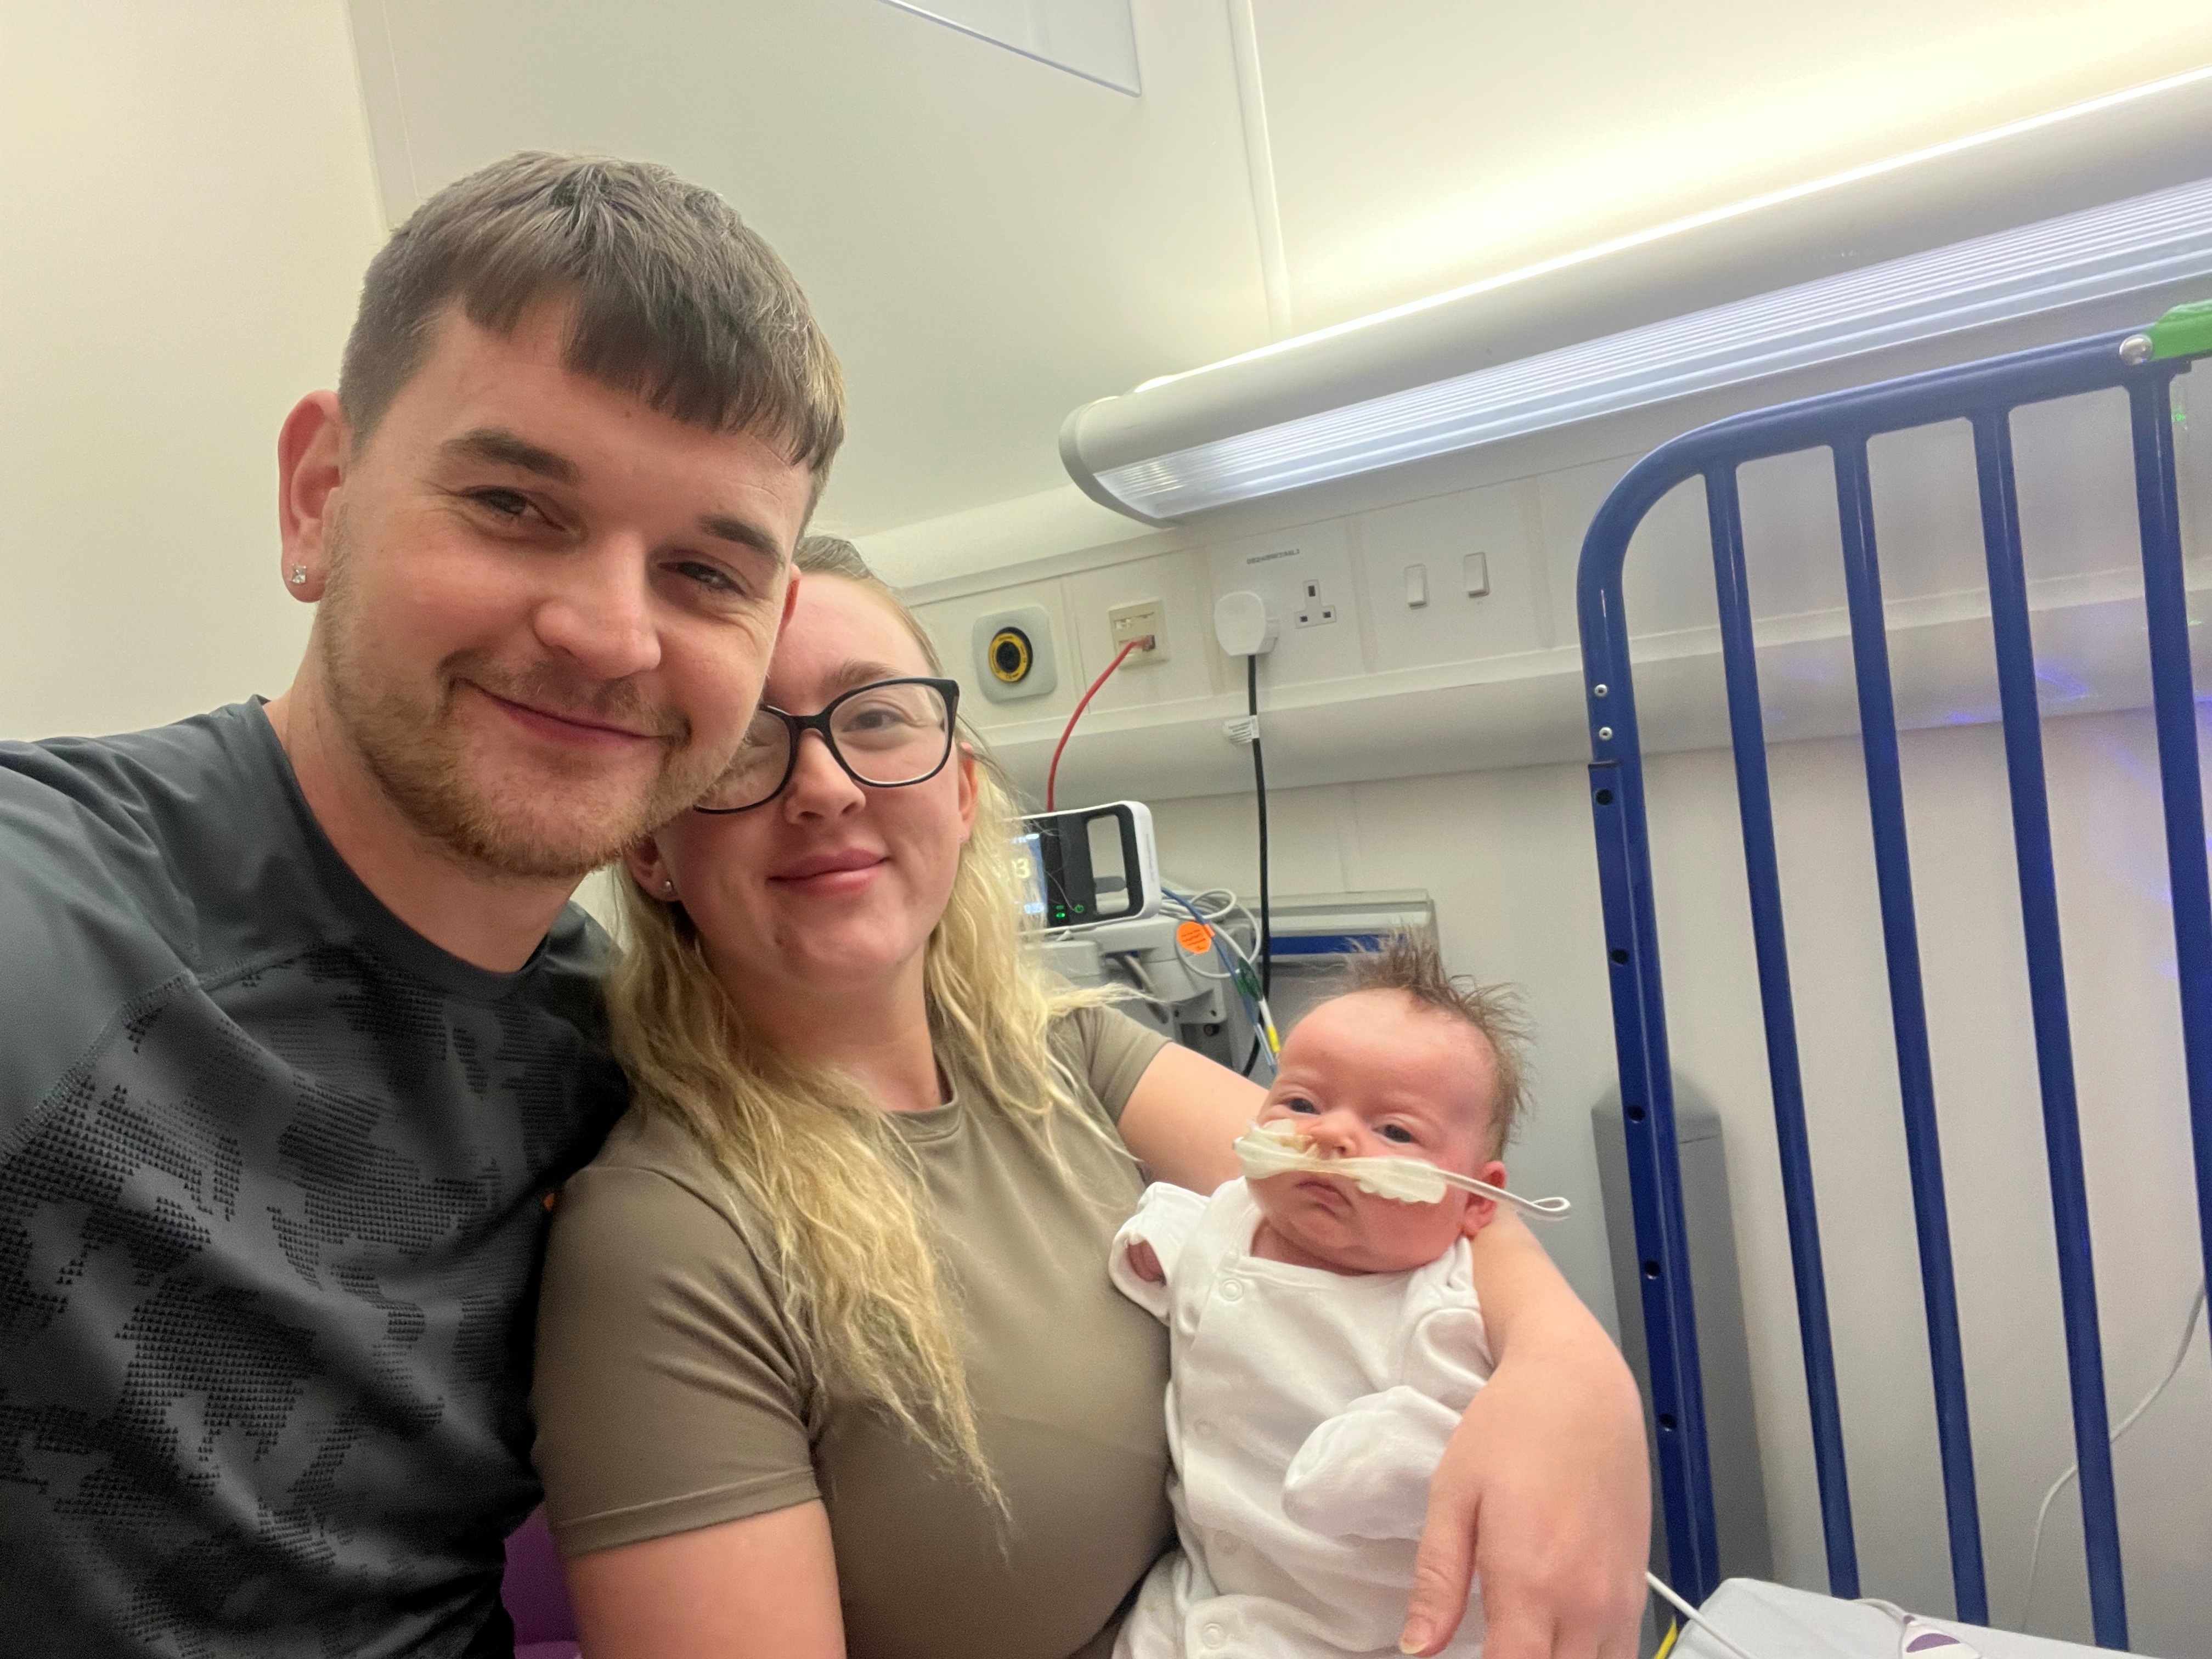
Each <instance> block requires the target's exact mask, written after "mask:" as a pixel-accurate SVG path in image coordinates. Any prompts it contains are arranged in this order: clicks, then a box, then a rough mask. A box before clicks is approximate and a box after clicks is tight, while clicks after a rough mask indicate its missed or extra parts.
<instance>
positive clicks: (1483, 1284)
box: [1401, 1218, 1651, 1659]
mask: <svg viewBox="0 0 2212 1659" xmlns="http://www.w3.org/2000/svg"><path fill="white" fill-rule="evenodd" d="M1475 1264H1476V1265H1475V1280H1476V1285H1477V1287H1478V1289H1479V1291H1480V1295H1481V1297H1482V1302H1483V1313H1484V1317H1485V1320H1486V1322H1487V1324H1488V1325H1489V1328H1490V1331H1491V1339H1492V1347H1493V1349H1494V1350H1495V1352H1497V1355H1498V1364H1497V1369H1496V1370H1495V1371H1494V1372H1493V1374H1492V1377H1491V1380H1490V1382H1489V1383H1488V1384H1487V1385H1486V1387H1485V1388H1483V1389H1481V1390H1480V1392H1479V1393H1478V1394H1477V1395H1475V1397H1474V1403H1473V1404H1472V1405H1471V1406H1469V1407H1468V1410H1467V1414H1466V1415H1465V1416H1464V1417H1463V1418H1462V1419H1461V1421H1460V1425H1459V1428H1458V1430H1457V1431H1456V1432H1455V1433H1454V1435H1453V1436H1452V1439H1451V1443H1450V1445H1449V1447H1448V1448H1447V1449H1445V1452H1444V1458H1443V1463H1442V1464H1441V1465H1440V1466H1439V1467H1438V1468H1437V1473H1436V1476H1435V1478H1434V1479H1433V1480H1431V1482H1430V1484H1429V1511H1428V1519H1427V1522H1426V1524H1425V1527H1424V1528H1423V1529H1422V1533H1421V1545H1420V1553H1419V1558H1418V1559H1417V1560H1416V1562H1415V1565H1414V1571H1413V1601H1412V1606H1411V1607H1410V1609H1409V1610H1408V1613H1407V1620H1406V1626H1405V1632H1404V1637H1403V1639H1402V1641H1401V1646H1402V1647H1403V1648H1404V1650H1406V1651H1407V1653H1415V1654H1433V1653H1435V1652H1436V1651H1437V1650H1439V1649H1440V1648H1442V1647H1443V1644H1445V1643H1446V1642H1447V1641H1449V1639H1450V1638H1451V1635H1452V1632H1454V1631H1455V1630H1456V1629H1457V1628H1458V1627H1459V1622H1460V1619H1461V1617H1462V1614H1464V1613H1465V1612H1466V1610H1467V1597H1468V1581H1469V1578H1470V1577H1471V1575H1473V1574H1474V1573H1477V1572H1480V1574H1481V1577H1482V1607H1483V1612H1484V1613H1485V1615H1486V1618H1487V1620H1488V1621H1489V1632H1488V1635H1487V1636H1486V1638H1485V1642H1484V1649H1483V1651H1484V1655H1485V1659H1633V1656H1634V1654H1635V1652H1636V1637H1637V1626H1638V1622H1639V1620H1641V1618H1642V1615H1643V1609H1644V1564H1645V1562H1646V1560H1647V1559H1649V1556H1650V1547H1651V1484H1650V1464H1649V1462H1647V1455H1646V1452H1645V1449H1644V1411H1643V1405H1642V1402H1641V1401H1639V1400H1638V1396H1637V1392H1636V1384H1635V1382H1634V1380H1633V1379H1632V1377H1631V1376H1629V1374H1628V1367H1627V1366H1626V1364H1624V1363H1623V1362H1622V1360H1621V1358H1620V1351H1619V1350H1618V1349H1616V1348H1615V1347H1614V1346H1613V1343H1612V1341H1611V1340H1610V1339H1608V1338H1607V1335H1606V1334H1605V1332H1604V1330H1603V1328H1601V1327H1600V1326H1599V1324H1598V1322H1596V1320H1595V1319H1594V1318H1592V1317H1591V1316H1590V1314H1589V1310H1587V1309H1585V1308H1583V1305H1582V1304H1581V1303H1580V1302H1579V1301H1578V1300H1577V1299H1576V1297H1575V1296H1574V1293H1573V1292H1572V1291H1571V1290H1570V1289H1569V1288H1568V1287H1567V1285H1566V1281H1565V1279H1561V1278H1560V1277H1559V1273H1558V1270H1557V1269H1556V1268H1554V1267H1552V1265H1551V1263H1550V1261H1549V1260H1548V1259H1547V1258H1546V1257H1545V1256H1544V1254H1543V1252H1542V1250H1541V1248H1539V1247H1538V1246H1537V1244H1536V1243H1535V1241H1534V1239H1533V1238H1531V1237H1529V1236H1528V1229H1527V1228H1525V1227H1523V1226H1522V1225H1521V1224H1520V1223H1519V1222H1517V1221H1516V1220H1512V1219H1510V1218H1501V1219H1500V1220H1498V1222H1496V1223H1494V1224H1492V1226H1491V1227H1489V1228H1487V1229H1486V1230H1485V1231H1484V1233H1483V1235H1482V1237H1480V1238H1479V1239H1477V1240H1476V1241H1475Z"/></svg>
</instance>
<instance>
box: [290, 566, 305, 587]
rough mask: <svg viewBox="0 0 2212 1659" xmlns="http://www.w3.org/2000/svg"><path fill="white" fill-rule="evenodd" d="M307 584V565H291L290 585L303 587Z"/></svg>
mask: <svg viewBox="0 0 2212 1659" xmlns="http://www.w3.org/2000/svg"><path fill="white" fill-rule="evenodd" d="M292 586H295V587H305V586H307V566H305V565H304V564H295V565H294V566H293V567H292Z"/></svg>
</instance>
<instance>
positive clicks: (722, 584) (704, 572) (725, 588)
mask: <svg viewBox="0 0 2212 1659" xmlns="http://www.w3.org/2000/svg"><path fill="white" fill-rule="evenodd" d="M668 568H670V569H671V570H672V571H674V572H675V573H676V574H678V575H679V576H681V577H683V578H684V580H686V581H693V582H696V583H698V584H699V586H702V587H703V588H705V589H706V590H707V591H708V592H710V593H716V594H734V593H742V592H744V588H742V587H740V586H738V584H737V583H736V582H735V581H733V580H731V577H730V573H729V572H728V571H726V570H725V569H723V568H721V567H720V565H713V564H704V563H702V562H700V561H698V560H696V559H684V560H680V561H678V562H676V563H674V564H671V565H670V566H669V567H668Z"/></svg>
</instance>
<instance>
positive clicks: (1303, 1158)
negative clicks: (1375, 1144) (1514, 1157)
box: [1235, 1123, 1574, 1218]
mask: <svg viewBox="0 0 2212 1659" xmlns="http://www.w3.org/2000/svg"><path fill="white" fill-rule="evenodd" d="M1235 1144H1236V1150H1237V1162H1238V1163H1239V1164H1242V1165H1243V1169H1244V1176H1245V1178H1246V1179H1247V1180H1249V1181H1264V1180H1265V1179H1267V1177H1268V1176H1279V1175H1288V1174H1290V1173H1291V1171H1292V1170H1312V1171H1313V1172H1314V1173H1315V1174H1316V1175H1335V1176H1347V1177H1349V1178H1350V1179H1351V1181H1352V1184H1353V1185H1354V1186H1356V1187H1358V1188H1359V1189H1360V1191H1362V1192H1364V1193H1372V1194H1375V1196H1376V1197H1377V1198H1387V1199H1391V1200H1395V1201H1396V1202H1398V1203H1400V1204H1437V1203H1441V1202H1442V1201H1443V1196H1444V1194H1445V1193H1447V1192H1448V1191H1449V1190H1450V1189H1451V1188H1454V1187H1456V1188H1459V1189H1460V1190H1461V1191H1462V1192H1468V1193H1477V1194H1480V1195H1481V1196H1482V1197H1484V1198H1490V1199H1495V1200H1498V1202H1499V1203H1500V1204H1506V1205H1510V1206H1512V1207H1513V1208H1514V1209H1516V1210H1518V1211H1520V1212H1521V1213H1522V1214H1523V1215H1529V1216H1537V1217H1543V1218H1552V1217H1557V1216H1563V1215H1565V1214H1566V1213H1567V1212H1568V1211H1569V1210H1571V1209H1572V1208H1573V1207H1574V1206H1573V1205H1571V1203H1569V1202H1568V1201H1567V1200H1565V1199H1564V1198H1523V1197H1522V1196H1521V1195H1520V1194H1518V1193H1509V1192H1507V1191H1506V1190H1505V1188H1503V1187H1493V1186H1492V1185H1491V1184H1490V1183H1489V1182H1486V1181H1477V1180H1476V1179H1475V1178H1474V1176H1463V1175H1461V1174H1460V1173H1459V1172H1458V1171H1456V1170H1440V1169H1438V1168H1437V1166H1436V1165H1435V1164H1425V1163H1423V1162H1422V1161H1421V1160H1420V1159H1419V1158H1322V1157H1321V1156H1320V1155H1319V1154H1318V1153H1316V1152H1311V1151H1310V1150H1309V1149H1308V1147H1307V1145H1306V1140H1305V1137H1304V1136H1303V1135H1301V1134H1300V1133H1298V1132H1297V1130H1296V1129H1295V1128H1293V1127H1291V1126H1290V1125H1289V1124H1286V1123H1265V1124H1263V1123H1255V1124H1254V1125H1253V1126H1252V1127H1250V1128H1249V1129H1247V1130H1246V1131H1245V1132H1244V1133H1243V1134H1241V1135H1239V1136H1238V1137H1237V1140H1236V1143H1235Z"/></svg>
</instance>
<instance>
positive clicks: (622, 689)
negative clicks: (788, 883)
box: [314, 307, 812, 879]
mask: <svg viewBox="0 0 2212 1659" xmlns="http://www.w3.org/2000/svg"><path fill="white" fill-rule="evenodd" d="M566 323H567V319H566V317H565V315H563V314H562V313H561V312H559V311H558V310H557V309H555V308H552V307H544V308H541V309H540V310H539V311H538V312H537V313H532V315H531V316H529V317H527V318H526V319H525V320H524V322H523V324H522V325H521V326H520V328H518V329H517V330H516V331H515V332H514V333H513V335H512V336H501V335H499V334H495V333H492V332H490V331H487V330H484V329H482V328H478V327H477V326H476V325H474V324H472V323H471V322H470V321H468V320H467V319H466V318H465V317H464V316H462V315H461V314H460V313H459V310H458V308H455V309H453V310H452V311H450V312H448V313H447V315H446V317H445V318H444V319H443V320H442V322H441V325H440V329H439V332H438V333H437V335H436V336H435V339H434V343H433V345H432V349H431V350H430V352H429V355H428V358H427V359H426V361H425V362H424V363H423V365H422V368H421V369H420V370H419V371H418V372H417V373H416V375H415V376H414V378H413V379H412V380H410V381H409V382H408V383H407V385H406V386H404V388H403V389H402V390H401V391H400V392H399V394H398V397H397V398H394V399H393V400H392V404H391V405H390V407H389V408H388V409H387V410H386V413H385V415H384V416H383V419H382V420H381V421H380V422H379V424H378V425H377V427H376V428H375V430H374V432H373V433H372V434H371V435H370V436H369V438H368V441H366V442H365V443H362V444H360V445H358V446H356V450H355V453H353V454H352V455H351V456H350V458H349V460H348V461H347V463H346V465H345V467H344V472H343V482H342V483H340V484H339V485H338V487H337V489H336V490H335V491H334V492H333V493H332V499H331V504H330V507H329V509H328V517H329V520H330V531H329V535H328V539H327V557H326V562H327V574H326V577H325V587H324V598H323V602H322V608H321V611H320V613H319V616H318V617H317V619H316V623H315V630H314V649H315V651H316V653H318V655H319V660H320V663H321V665H322V668H323V671H324V674H325V679H326V683H327V688H328V694H329V702H330V706H331V707H330V713H331V715H332V716H333V717H334V718H335V720H337V723H338V724H339V726H341V728H342V729H343V732H344V734H345V736H346V737H347V738H348V739H349V741H350V743H351V744H352V745H353V747H354V748H355V750H356V751H357V752H358V754H359V755H360V757H362V760H363V761H364V763H366V764H367V766H368V769H369V771H370V772H371V773H372V774H373V775H374V777H375V778H376V780H377V781H378V783H379V784H380V786H381V787H382V788H383V790H384V792H385V793H386V794H387V795H388V796H389V797H390V798H391V799H392V801H393V802H394V804H395V805H397V806H398V808H399V810H400V811H402V812H403V813H404V815H405V816H406V817H407V818H408V819H409V820H410V822H411V823H414V824H415V826H416V828H417V829H420V830H422V832H423V833H424V834H426V835H428V836H430V837H432V838H433V839H435V840H436V841H438V842H441V843H443V844H444V845H445V846H446V847H447V848H450V849H451V850H453V852H455V853H457V854H459V855H460V856H461V857H462V858H464V859H465V860H468V861H469V862H471V863H472V864H475V865H477V866H483V867H487V868H489V869H492V870H495V871H497V872H501V873H503V874H507V875H511V876H516V877H524V878H533V879H537V878H573V877H576V876H580V875H581V874H583V873H584V872H586V871H588V870H590V869H591V868H592V867H593V866H596V865H599V864H601V863H604V862H605V861H606V860H608V859H610V858H611V857H613V856H614V855H616V854H617V853H618V852H619V851H620V850H621V849H622V848H623V847H624V846H625V845H626V844H628V843H629V842H631V841H633V840H635V838H636V837H638V836H641V835H644V834H646V833H647V832H648V831H650V830H652V829H656V828H658V827H659V825H660V824H662V823H665V822H666V821H667V820H668V819H669V818H671V817H673V816H675V814H677V813H678V812H679V811H682V810H683V809H684V807H686V806H688V805H690V803H691V802H692V801H693V800H695V799H697V797H698V796H699V795H700V794H701V793H702V792H703V791H704V790H705V788H706V787H707V786H708V784H709V783H711V782H712V781H714V778H715V777H716V775H719V773H720V771H721V769H722V768H723V767H724V766H725V765H726V763H728V760H729V757H730V755H731V754H732V751H733V750H735V749H736V747H737V744H738V738H739V736H740V735H741V734H742V732H744V727H745V724H746V722H747V720H749V719H750V716H751V714H752V712H753V709H754V707H755V705H756V704H757V702H758V701H759V697H760V690H761V682H762V679H763V677H764V675H765V674H766V672H767V669H768V660H769V653H770V651H771V650H772V649H773V648H774V647H775V636H776V629H777V626H778V624H779V623H780V622H781V618H782V616H783V612H784V609H785V599H786V595H787V592H788V590H789V586H790V582H791V574H790V571H791V565H790V555H791V551H792V548H793V544H794V543H795V542H796V541H797V539H798V537H799V532H801V530H802V529H803V528H804V527H805V520H806V514H807V509H808V506H809V492H810V490H811V483H812V478H811V474H810V473H809V472H808V471H807V470H806V469H805V467H804V466H802V465H795V464H793V462H792V461H790V460H789V459H787V458H786V457H785V456H784V455H783V454H782V453H781V451H780V450H779V449H778V448H777V447H775V444H774V443H773V442H772V441H767V440H763V438H761V437H758V436H756V435H752V434H750V433H739V434H735V435H732V434H720V433H713V432H708V431H703V430H702V429H700V428H696V427H691V426H686V425H684V424H682V423H680V422H677V421H673V420H671V419H670V418H669V417H667V416H664V415H661V414H659V413H657V412H655V411H654V410H651V409H649V408H647V406H646V405H645V404H642V403H641V402H639V401H638V400H637V399H635V398H632V397H629V396H628V395H626V394H625V393H623V392H617V391H614V390H612V389H611V388H609V387H607V386H602V385H600V384H599V382H598V381H596V380H586V379H583V378H581V377H580V376H577V375H574V374H570V373H569V372H568V370H567V369H566V368H563V367H562V362H561V355H562V345H563V343H564V341H565V337H566Z"/></svg>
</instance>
